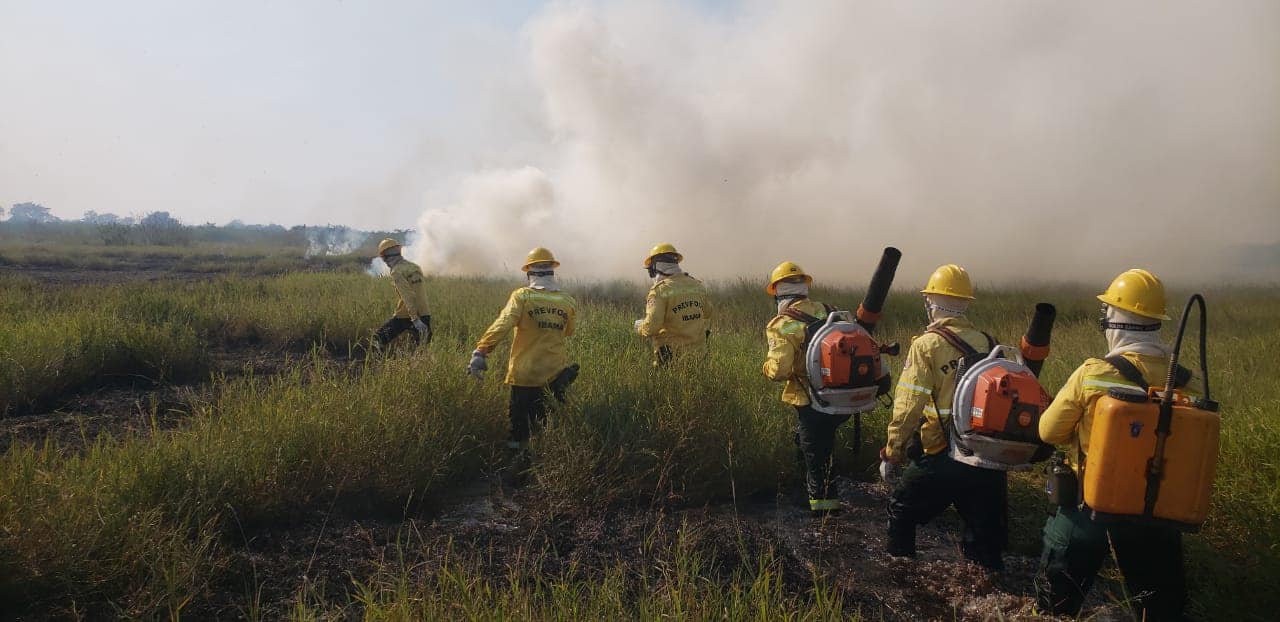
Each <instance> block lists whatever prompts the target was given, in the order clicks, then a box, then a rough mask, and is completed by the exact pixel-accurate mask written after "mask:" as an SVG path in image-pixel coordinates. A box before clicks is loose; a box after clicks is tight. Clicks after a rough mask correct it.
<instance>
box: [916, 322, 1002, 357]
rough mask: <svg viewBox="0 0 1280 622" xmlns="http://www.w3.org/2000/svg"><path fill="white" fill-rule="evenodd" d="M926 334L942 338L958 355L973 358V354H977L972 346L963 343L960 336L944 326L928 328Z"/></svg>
mask: <svg viewBox="0 0 1280 622" xmlns="http://www.w3.org/2000/svg"><path fill="white" fill-rule="evenodd" d="M928 332H931V333H933V334H935V335H937V336H939V337H942V339H943V340H944V341H946V342H947V343H949V344H951V347H953V348H955V349H957V350H959V351H960V353H961V354H963V355H965V356H973V355H975V354H978V351H977V350H974V349H973V346H971V345H969V344H968V343H967V342H965V340H963V339H961V338H960V335H957V334H955V333H954V332H951V329H949V328H946V327H944V326H939V327H937V328H930V329H929V331H928ZM983 334H986V333H983ZM987 339H990V337H988V338H987Z"/></svg>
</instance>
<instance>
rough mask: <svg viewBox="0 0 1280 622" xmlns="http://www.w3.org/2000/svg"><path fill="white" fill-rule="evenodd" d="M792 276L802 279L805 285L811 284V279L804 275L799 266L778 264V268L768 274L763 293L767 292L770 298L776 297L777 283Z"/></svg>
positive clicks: (787, 262) (794, 263)
mask: <svg viewBox="0 0 1280 622" xmlns="http://www.w3.org/2000/svg"><path fill="white" fill-rule="evenodd" d="M793 276H802V277H804V282H805V284H806V285H808V284H810V283H813V277H811V276H809V275H808V274H805V272H804V268H801V267H800V264H798V263H796V262H794V261H784V262H782V263H780V264H778V267H777V268H774V269H773V272H771V273H770V274H769V285H767V286H765V288H764V291H766V292H769V295H770V296H776V295H777V293H778V282H779V281H781V280H783V279H785V278H788V277H793Z"/></svg>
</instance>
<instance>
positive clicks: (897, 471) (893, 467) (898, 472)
mask: <svg viewBox="0 0 1280 622" xmlns="http://www.w3.org/2000/svg"><path fill="white" fill-rule="evenodd" d="M900 477H902V465H901V464H895V463H894V462H892V461H890V460H889V456H887V455H886V454H885V452H884V448H883V447H881V448H880V479H882V480H884V483H886V484H888V485H890V486H896V485H897V484H898V478H900Z"/></svg>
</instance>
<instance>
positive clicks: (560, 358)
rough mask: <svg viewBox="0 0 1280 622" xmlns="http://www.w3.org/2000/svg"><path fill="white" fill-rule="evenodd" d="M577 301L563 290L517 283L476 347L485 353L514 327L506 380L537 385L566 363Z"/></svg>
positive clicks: (549, 380)
mask: <svg viewBox="0 0 1280 622" xmlns="http://www.w3.org/2000/svg"><path fill="white" fill-rule="evenodd" d="M577 308H578V303H577V302H575V301H574V300H573V297H572V296H570V295H569V294H566V293H564V292H553V291H547V290H540V289H533V288H532V287H521V288H520V289H517V290H516V291H514V292H511V297H510V298H509V299H507V306H506V307H504V308H503V309H502V313H499V314H498V319H496V320H494V321H493V324H490V325H489V329H488V330H486V331H485V332H484V335H483V336H481V337H480V342H479V343H477V344H476V349H477V350H480V351H481V352H484V353H485V354H488V353H490V352H492V351H493V349H494V348H495V347H496V346H497V345H498V344H499V343H501V342H502V341H503V340H504V339H506V338H507V335H509V334H510V333H511V331H512V329H514V330H515V338H514V339H513V340H512V342H511V358H510V360H509V361H508V362H507V379H506V382H507V384H513V385H516V386H518V387H541V386H546V384H547V383H548V382H551V380H552V379H553V378H555V377H556V374H558V373H560V371H561V370H563V369H564V368H566V367H568V366H569V352H568V348H567V347H566V343H565V342H566V340H567V338H568V337H569V336H570V335H572V334H573V323H574V318H575V316H576V315H577Z"/></svg>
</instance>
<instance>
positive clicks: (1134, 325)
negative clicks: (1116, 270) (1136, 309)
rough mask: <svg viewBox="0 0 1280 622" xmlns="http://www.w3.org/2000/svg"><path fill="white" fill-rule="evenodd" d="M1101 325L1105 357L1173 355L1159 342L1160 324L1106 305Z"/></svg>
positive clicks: (1171, 351) (1170, 349)
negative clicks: (1105, 345)
mask: <svg viewBox="0 0 1280 622" xmlns="http://www.w3.org/2000/svg"><path fill="white" fill-rule="evenodd" d="M1153 322H1154V323H1153ZM1101 324H1102V325H1103V326H1104V328H1103V331H1102V334H1103V335H1106V337H1107V348H1108V349H1109V352H1107V356H1115V355H1117V354H1124V353H1125V352H1136V353H1138V354H1147V355H1150V356H1162V357H1163V356H1169V355H1170V354H1172V353H1173V349H1172V348H1170V347H1169V346H1167V345H1165V344H1164V342H1162V341H1160V333H1159V330H1160V323H1159V322H1155V321H1154V320H1152V319H1150V318H1144V317H1142V316H1140V315H1137V314H1135V313H1130V312H1128V311H1125V310H1123V309H1117V308H1115V307H1112V306H1110V305H1107V307H1106V309H1105V310H1104V315H1103V318H1102V322H1101ZM1113 327H1114V328H1113Z"/></svg>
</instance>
